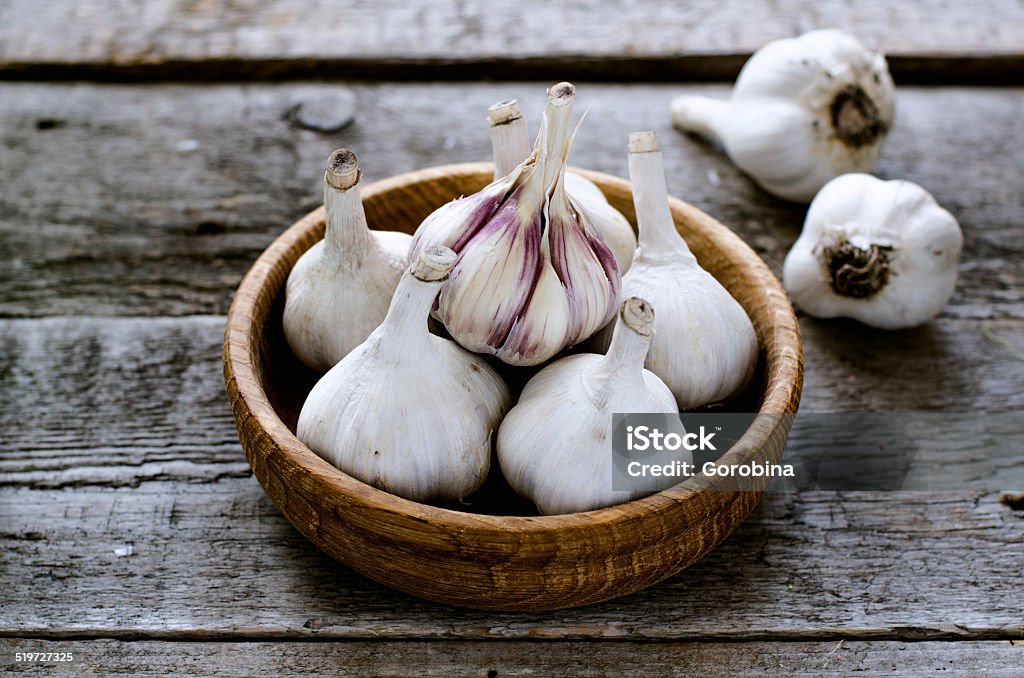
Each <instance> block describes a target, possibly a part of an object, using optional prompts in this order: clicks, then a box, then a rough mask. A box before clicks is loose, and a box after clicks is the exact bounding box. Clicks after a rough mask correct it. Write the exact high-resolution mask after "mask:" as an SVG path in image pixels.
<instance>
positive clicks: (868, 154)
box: [672, 30, 894, 202]
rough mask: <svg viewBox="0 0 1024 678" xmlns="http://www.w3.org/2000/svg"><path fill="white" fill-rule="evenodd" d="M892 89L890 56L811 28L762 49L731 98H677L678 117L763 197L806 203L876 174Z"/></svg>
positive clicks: (888, 121)
mask: <svg viewBox="0 0 1024 678" xmlns="http://www.w3.org/2000/svg"><path fill="white" fill-rule="evenodd" d="M893 89H894V88H893V83H892V78H891V77H890V75H889V70H888V66H887V65H886V62H885V57H884V56H882V55H881V54H878V53H875V52H872V51H870V50H868V49H866V48H865V47H864V46H863V45H861V43H860V42H858V41H857V39H856V38H854V37H853V36H850V35H847V34H845V33H842V32H840V31H836V30H820V31H811V32H810V33H805V34H804V35H801V36H800V37H798V38H790V39H787V40H776V41H774V42H771V43H768V44H767V45H765V46H764V47H762V48H761V49H759V50H757V52H755V53H754V55H753V56H752V57H751V58H750V60H748V61H747V63H746V64H744V66H743V69H742V71H741V72H740V75H739V78H738V79H737V80H736V85H735V87H734V88H733V91H732V95H731V97H730V99H729V100H728V101H718V100H713V99H708V98H705V97H698V96H681V97H679V98H677V99H676V100H675V101H673V103H672V120H673V122H674V124H675V125H676V126H677V127H679V128H680V129H682V130H684V131H687V132H693V133H695V134H699V135H701V136H706V137H708V138H710V139H712V140H714V141H716V142H718V143H719V144H721V145H722V146H723V147H724V148H725V151H726V153H728V155H729V157H730V158H731V159H732V161H733V162H734V163H736V165H737V166H738V167H739V168H740V169H741V170H743V171H744V172H746V173H747V174H748V175H750V176H751V177H752V178H753V179H754V180H755V181H757V183H758V184H760V185H761V186H762V187H763V188H764V189H765V190H767V191H769V192H770V193H773V194H775V195H777V196H779V197H782V198H785V199H787V200H793V201H796V202H808V201H810V200H811V199H812V198H813V197H814V194H815V193H817V192H818V190H819V189H820V188H821V187H822V186H823V185H824V184H825V183H826V182H828V181H829V180H830V179H832V178H834V177H836V176H839V175H840V174H845V173H847V172H867V171H871V170H872V169H873V168H874V166H875V164H876V163H877V162H878V158H879V157H880V155H881V152H882V146H883V144H884V142H885V139H886V136H887V134H888V132H889V129H890V128H891V127H892V123H893Z"/></svg>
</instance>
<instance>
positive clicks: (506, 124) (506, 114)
mask: <svg viewBox="0 0 1024 678" xmlns="http://www.w3.org/2000/svg"><path fill="white" fill-rule="evenodd" d="M487 122H488V123H490V126H491V147H492V148H493V149H494V178H495V179H500V178H502V177H503V176H506V175H507V174H508V173H509V172H511V171H512V170H514V169H515V168H516V167H517V166H518V165H519V163H521V162H522V161H523V160H526V158H528V157H529V156H530V153H531V152H532V150H533V149H532V148H531V146H530V133H529V131H528V130H527V127H526V120H525V119H524V118H523V113H522V111H521V110H520V109H519V102H518V101H516V100H515V99H510V100H509V101H502V102H501V103H497V104H494V105H493V106H491V107H490V108H489V109H488V111H487Z"/></svg>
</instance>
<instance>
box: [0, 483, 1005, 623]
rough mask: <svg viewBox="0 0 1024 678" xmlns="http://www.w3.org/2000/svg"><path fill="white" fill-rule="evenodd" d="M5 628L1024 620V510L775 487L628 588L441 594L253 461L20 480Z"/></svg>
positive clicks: (8, 550) (7, 547)
mask: <svg viewBox="0 0 1024 678" xmlns="http://www.w3.org/2000/svg"><path fill="white" fill-rule="evenodd" d="M0 526H2V527H0V545H2V547H3V548H2V550H0V580H2V582H3V584H4V585H5V596H4V606H3V608H2V609H0V635H4V636H28V637H41V638H51V639H72V638H118V639H122V640H131V639H164V640H170V639H192V640H224V641H226V640H268V641H269V640H277V641H285V640H290V639H291V640H295V639H317V640H330V639H339V640H344V639H351V640H379V639H385V640H387V639H390V640H402V639H405V640H410V639H493V640H508V639H515V640H547V641H553V640H571V639H618V640H638V641H665V640H763V641H779V642H781V641H791V640H833V641H838V640H840V639H842V638H851V639H861V640H886V639H888V640H915V641H917V640H956V639H960V640H967V639H989V640H996V639H1004V640H1005V639H1015V638H1022V637H1024V620H1022V618H1021V615H1020V610H1021V604H1022V602H1024V601H1022V598H1021V595H1022V594H1021V591H1020V562H1021V558H1022V557H1024V551H1022V549H1024V547H1022V544H1024V514H1022V513H1021V512H1020V511H1013V510H1011V509H1009V508H1008V507H1006V506H1005V505H1003V504H1000V503H999V494H998V493H991V492H989V493H983V492H972V491H963V492H956V493H942V494H927V493H855V492H851V493H832V492H803V493H790V494H776V493H768V494H766V495H765V496H764V498H763V500H762V502H761V504H760V505H759V507H758V508H757V509H756V510H755V511H754V513H753V514H752V515H751V516H750V518H749V519H748V520H747V521H745V522H744V523H743V524H742V525H740V527H739V528H738V529H737V530H736V532H734V533H733V535H732V536H731V537H730V538H729V539H727V540H726V541H725V542H724V543H723V544H722V545H721V546H719V547H718V548H717V549H715V550H714V551H712V552H711V553H709V554H708V555H707V556H706V557H705V558H704V559H702V560H701V561H700V562H698V563H696V564H695V565H693V566H692V567H690V568H687V569H686V570H684V571H683V572H681V573H679V574H678V575H676V576H674V577H671V578H670V579H668V580H666V581H664V582H662V583H660V584H657V585H655V586H652V587H650V588H648V589H646V590H644V591H641V592H638V593H635V594H633V595H631V596H629V597H626V598H622V599H619V600H615V601H609V602H606V603H600V604H596V605H590V606H587V607H583V608H577V609H573V610H562V611H557V612H544V613H498V612H475V611H470V610H465V609H457V608H451V607H446V606H442V605H438V604H434V603H429V602H424V601H421V600H417V599H415V598H412V597H411V596H408V595H406V594H403V593H400V592H398V591H393V590H391V589H389V588H387V587H385V586H382V585H379V584H376V583H374V582H372V581H370V580H369V579H366V578H364V577H362V576H359V575H357V574H355V573H354V572H352V571H351V570H349V569H347V568H345V567H343V566H341V565H339V564H338V563H336V562H335V561H334V560H332V559H331V558H330V557H328V556H327V555H325V554H324V553H322V552H321V551H318V550H317V549H316V547H314V546H313V545H312V544H311V543H310V542H309V541H308V540H307V539H306V538H305V537H303V536H302V535H301V534H300V533H299V532H298V531H296V530H295V529H294V528H293V527H292V526H291V525H290V524H289V523H288V522H287V521H286V520H285V518H284V517H282V515H281V514H280V513H279V512H278V510H277V509H276V508H275V507H274V506H273V505H272V504H271V502H270V500H269V499H268V498H267V496H266V494H265V493H264V492H263V490H262V488H261V487H260V486H259V485H258V483H256V482H255V480H253V479H252V478H234V477H224V478H221V479H219V480H216V481H214V480H213V479H212V478H211V479H208V481H207V482H194V481H190V480H189V479H184V480H181V481H174V480H164V481H147V482H143V483H140V484H139V485H138V487H136V488H129V487H121V488H109V487H102V486H96V487H76V488H65V489H59V490H49V489H34V488H27V487H17V488H3V490H2V494H0Z"/></svg>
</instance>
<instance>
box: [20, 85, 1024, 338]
mask: <svg viewBox="0 0 1024 678" xmlns="http://www.w3.org/2000/svg"><path fill="white" fill-rule="evenodd" d="M352 89H353V91H354V94H355V97H356V112H355V122H354V123H353V124H352V125H351V126H349V127H347V128H345V129H343V130H341V131H340V132H331V133H319V132H315V131H312V130H310V129H305V128H303V127H302V126H301V125H300V124H299V123H298V122H297V118H298V116H297V115H296V113H295V107H296V106H297V105H306V106H320V105H323V104H325V103H326V104H329V103H330V102H331V101H332V100H336V101H337V102H338V104H339V105H342V106H347V105H348V103H349V102H348V101H347V100H341V99H339V97H341V95H340V94H338V92H339V90H338V88H337V87H334V86H328V85H287V86H269V85H263V86H237V85H225V86H210V87H181V86H153V87H138V86H97V85H60V86H53V85H49V86H43V85H32V84H10V83H7V84H2V85H0V144H2V145H3V147H4V160H3V163H2V164H0V183H3V185H4V187H5V190H4V191H3V194H2V195H0V288H2V289H3V290H4V294H3V295H2V296H0V315H7V316H45V315H59V314H74V315H88V314H100V315H168V314H169V315H187V314H195V313H216V314H222V313H224V312H225V311H226V309H227V306H228V303H229V299H230V293H231V291H232V290H233V289H234V287H235V286H236V285H237V283H238V281H239V279H240V278H241V275H242V274H243V273H244V271H245V270H246V269H247V268H248V266H249V265H250V264H251V263H252V261H253V260H254V259H255V257H256V256H257V255H258V253H259V252H260V251H261V250H262V249H263V248H264V247H266V246H267V244H269V242H270V241H271V240H272V239H273V238H274V237H275V236H276V235H277V234H278V233H280V232H281V231H282V229H284V228H285V227H286V226H287V225H289V224H290V223H292V222H293V221H294V220H295V219H296V218H297V217H299V216H300V215H302V214H303V213H305V212H306V211H308V210H309V209H311V208H313V207H314V206H316V205H317V204H318V203H319V202H320V200H321V188H320V185H319V182H320V181H321V177H322V171H323V170H322V167H323V163H324V162H325V160H326V157H327V155H328V154H329V153H330V151H331V150H332V149H333V148H334V147H336V146H339V145H346V146H349V147H351V148H353V149H354V150H355V151H356V152H357V153H358V154H359V155H360V158H361V164H362V165H363V166H364V168H365V170H366V176H367V180H372V179H375V178H381V177H384V176H388V175H392V174H396V173H400V172H405V171H410V170H413V169H416V168H420V167H424V166H429V165H437V164H443V163H448V162H462V161H467V160H477V159H482V158H486V157H487V156H488V155H489V153H490V145H489V141H488V138H487V131H486V129H485V123H484V119H483V113H482V112H483V111H484V110H486V107H487V106H488V105H490V104H491V103H494V102H496V101H500V100H502V99H506V98H509V97H519V98H520V99H522V101H523V106H524V108H525V110H526V113H527V115H528V116H529V119H530V120H531V121H535V120H537V119H538V116H539V112H540V109H541V107H542V104H543V92H544V85H543V84H542V83H517V84H505V85H493V84H477V85H436V84H435V85H415V86H413V85H394V84H391V85H386V86H359V87H354V88H352ZM684 91H690V92H703V93H709V94H714V95H724V93H725V92H726V90H725V88H723V87H667V86H660V87H659V86H581V88H580V94H579V106H580V108H581V110H582V109H583V108H588V107H589V108H590V109H591V110H590V114H589V115H588V117H587V121H586V123H585V124H584V126H583V127H582V129H581V131H580V134H579V136H578V137H577V142H576V144H575V147H574V149H573V155H572V158H571V160H572V162H574V163H576V164H578V165H580V166H584V167H589V168H592V169H596V170H600V171H605V172H609V173H611V174H616V175H620V176H622V175H625V174H626V153H625V150H624V147H625V141H624V140H625V139H626V136H627V134H628V133H629V132H630V131H635V130H637V129H645V128H646V129H653V130H655V131H656V132H657V133H658V135H659V139H660V141H661V145H662V148H663V149H664V152H665V159H666V165H667V169H668V175H669V188H670V190H671V191H672V192H673V193H674V194H676V195H679V196H680V197H683V198H685V199H687V200H689V201H691V202H693V203H694V204H696V205H697V206H698V207H700V208H702V209H704V210H705V211H707V212H709V213H710V214H712V215H713V216H715V217H717V218H719V219H720V220H722V221H723V222H725V223H726V224H729V225H730V226H732V227H733V228H734V229H735V230H736V231H737V232H738V233H739V234H740V235H741V236H742V237H744V238H745V239H746V240H747V242H748V243H750V244H751V245H752V246H753V247H754V248H755V249H756V250H757V251H758V252H759V253H760V254H761V255H762V256H764V257H765V259H766V260H767V261H768V262H769V264H770V265H771V266H772V267H773V268H774V269H775V270H776V271H778V270H779V269H780V267H781V262H782V259H783V257H784V256H785V252H786V250H787V249H788V247H789V245H790V244H791V243H792V242H793V241H794V240H795V239H796V236H797V234H798V231H799V227H800V224H801V222H802V220H803V215H804V210H803V208H801V207H799V206H795V205H791V204H787V203H783V202H781V201H779V200H776V199H773V198H771V197H770V196H767V195H766V194H764V193H763V192H762V191H760V190H759V189H758V188H757V187H755V186H754V185H753V184H752V182H750V181H749V180H748V179H747V178H745V177H744V176H743V175H742V174H740V173H739V172H738V171H737V170H736V169H735V168H734V167H733V166H732V165H731V164H729V162H728V161H727V160H726V159H725V158H724V157H723V155H722V154H721V153H719V152H718V151H717V150H715V149H713V148H711V147H709V146H706V145H703V144H701V143H700V142H697V141H695V140H693V139H690V138H688V137H686V136H684V135H681V134H679V133H678V132H676V131H674V130H673V129H672V128H671V126H670V123H669V119H668V113H667V111H668V104H669V101H670V100H671V99H672V97H673V96H675V95H677V94H679V93H681V92H684ZM1021 93H1022V92H1021V90H1013V89H1005V90H992V89H942V90H931V89H914V88H903V89H901V90H900V92H899V95H898V105H897V111H898V113H897V116H898V119H897V123H896V127H895V129H894V131H893V134H892V137H891V138H890V141H889V145H888V146H887V150H886V155H885V158H884V159H883V161H882V163H881V165H880V167H879V172H880V174H881V175H882V176H884V177H899V178H904V179H909V180H911V181H915V182H917V183H920V184H921V185H923V186H925V187H926V188H927V189H929V190H930V191H931V192H933V193H934V195H935V196H936V198H937V199H938V200H939V202H940V203H942V204H943V205H945V206H947V207H948V208H949V209H950V210H951V211H952V212H953V213H954V214H955V215H956V216H957V217H958V218H959V219H960V220H961V223H962V225H963V227H964V230H965V232H966V248H965V253H964V259H963V263H962V277H961V282H960V285H959V289H958V291H957V293H956V295H955V297H954V299H953V300H952V303H951V305H950V307H949V308H948V309H947V310H946V312H945V315H946V317H1018V318H1019V317H1024V269H1022V268H1021V266H1020V265H1019V262H1020V257H1021V256H1022V253H1024V231H1022V230H1021V229H1020V228H1019V220H1020V219H1019V217H1020V214H1021V213H1024V194H1022V193H1021V192H1020V191H1019V190H1018V187H1019V186H1020V185H1024V162H1022V161H1021V156H1020V153H1019V152H1018V151H1017V150H1016V149H1014V148H1012V147H1010V146H1012V144H1011V145H1010V146H1007V143H1006V139H1014V138H1024V97H1022V96H1021ZM533 127H534V129H536V124H534V125H533Z"/></svg>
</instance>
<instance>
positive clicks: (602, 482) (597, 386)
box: [498, 298, 692, 515]
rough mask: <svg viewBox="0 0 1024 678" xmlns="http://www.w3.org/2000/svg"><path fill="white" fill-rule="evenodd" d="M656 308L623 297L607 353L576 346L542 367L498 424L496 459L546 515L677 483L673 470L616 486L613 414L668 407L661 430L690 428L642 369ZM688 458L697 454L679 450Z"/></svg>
mask: <svg viewBox="0 0 1024 678" xmlns="http://www.w3.org/2000/svg"><path fill="white" fill-rule="evenodd" d="M653 325H654V310H653V309H652V308H651V305H650V304H648V303H647V302H646V301H644V300H643V299H637V298H631V299H627V300H626V301H625V302H623V304H622V307H621V311H620V313H619V316H618V320H617V321H616V323H615V332H614V335H613V338H612V343H611V347H610V348H609V349H608V354H607V355H597V354H594V353H578V354H576V355H571V356H569V357H567V358H562V359H561V360H557V361H555V362H554V363H552V364H551V365H548V366H547V367H545V368H544V369H542V370H541V371H540V372H538V373H537V375H536V376H534V377H533V378H532V379H531V380H530V381H529V382H528V383H527V384H526V387H525V388H524V389H523V393H522V395H521V396H520V397H519V403H518V404H517V405H516V406H515V407H513V408H512V410H511V411H510V412H509V413H508V415H507V416H506V417H505V420H504V421H503V422H502V423H501V428H500V429H499V430H498V462H499V463H500V464H501V470H502V473H503V474H504V475H505V478H506V479H507V480H508V482H509V484H510V485H511V486H512V488H513V489H514V490H515V491H516V492H518V493H519V494H520V495H522V496H524V497H526V498H528V499H531V500H532V501H533V502H534V503H535V504H536V505H537V509H538V510H539V511H540V512H541V513H542V514H545V515H552V514H556V513H573V512H576V511H590V510H593V509H598V508H602V507H604V506H611V505H613V504H619V503H622V502H624V501H629V500H631V499H636V498H638V497H642V496H644V495H647V494H650V493H652V492H657V491H659V490H663V489H665V488H667V487H671V486H672V485H675V484H676V483H677V482H678V479H677V478H672V477H653V476H652V477H646V478H641V479H635V481H634V480H631V482H630V489H629V490H626V489H614V488H613V484H612V480H613V470H612V414H613V413H616V412H620V413H625V412H639V413H659V412H660V413H664V414H666V415H669V416H666V417H665V418H664V422H665V424H664V425H663V426H662V427H661V430H662V432H663V433H666V434H668V433H676V434H678V435H685V433H686V432H685V430H684V429H683V425H682V422H681V421H680V420H679V413H678V411H677V410H676V405H675V398H674V397H673V396H672V392H671V391H669V389H668V387H667V386H666V385H665V384H664V383H663V382H662V381H661V380H660V379H659V378H658V377H657V376H656V375H655V374H654V373H653V372H650V371H648V370H645V369H644V368H643V363H644V356H645V354H646V353H647V347H648V345H649V344H650V342H651V334H652V330H653ZM680 456H681V457H685V459H682V458H681V459H680V461H686V462H690V461H692V456H690V455H689V453H688V452H686V451H685V450H681V451H680Z"/></svg>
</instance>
